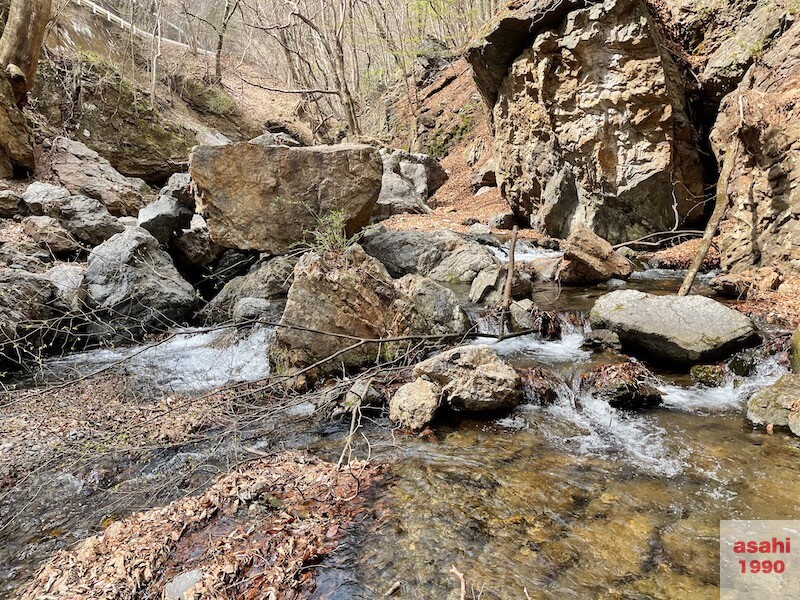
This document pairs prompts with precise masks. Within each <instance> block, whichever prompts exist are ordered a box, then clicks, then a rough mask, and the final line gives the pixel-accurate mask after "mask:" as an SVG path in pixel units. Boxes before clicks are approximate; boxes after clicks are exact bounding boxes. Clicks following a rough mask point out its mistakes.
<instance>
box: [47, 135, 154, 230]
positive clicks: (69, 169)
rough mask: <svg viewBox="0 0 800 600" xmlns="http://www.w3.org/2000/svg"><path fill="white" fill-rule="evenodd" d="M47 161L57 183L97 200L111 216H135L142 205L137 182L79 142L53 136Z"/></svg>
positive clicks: (76, 193) (71, 191) (73, 191)
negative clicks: (49, 156)
mask: <svg viewBox="0 0 800 600" xmlns="http://www.w3.org/2000/svg"><path fill="white" fill-rule="evenodd" d="M50 164H51V168H52V170H53V173H54V174H55V176H56V177H57V178H58V180H59V182H60V183H61V185H63V186H64V187H65V188H67V189H68V190H69V191H70V193H71V194H75V195H82V196H89V197H90V198H94V199H96V200H99V201H100V202H102V203H103V205H105V207H106V208H107V209H108V211H109V212H110V213H111V214H113V215H116V216H127V215H136V214H137V213H138V212H139V209H140V208H141V207H142V206H144V204H145V201H144V199H143V197H142V193H141V190H140V189H139V186H138V185H137V184H135V183H132V182H131V181H130V180H129V179H128V178H127V177H124V176H123V175H121V174H120V173H119V172H118V171H117V170H116V169H114V167H112V166H111V163H110V162H108V161H107V160H106V159H105V158H102V157H101V156H100V155H99V154H97V152H95V151H94V150H91V149H90V148H89V147H87V146H86V145H85V144H82V143H81V142H76V141H74V140H70V139H67V138H64V137H60V138H57V139H56V140H55V141H54V142H53V149H52V152H51V163H50Z"/></svg>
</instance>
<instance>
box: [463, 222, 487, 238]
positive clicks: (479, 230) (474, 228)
mask: <svg viewBox="0 0 800 600" xmlns="http://www.w3.org/2000/svg"><path fill="white" fill-rule="evenodd" d="M467 233H468V234H469V235H474V236H477V237H480V236H483V235H491V234H492V230H491V229H490V228H489V226H488V225H486V224H484V223H475V224H474V225H470V228H469V229H468V230H467Z"/></svg>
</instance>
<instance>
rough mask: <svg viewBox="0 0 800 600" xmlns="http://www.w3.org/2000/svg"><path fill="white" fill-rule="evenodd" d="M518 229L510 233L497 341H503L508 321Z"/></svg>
mask: <svg viewBox="0 0 800 600" xmlns="http://www.w3.org/2000/svg"><path fill="white" fill-rule="evenodd" d="M518 233H519V228H518V227H517V226H516V225H514V229H513V231H512V232H511V243H510V244H509V247H508V271H507V272H506V289H505V291H504V293H503V312H502V313H501V314H500V331H499V339H501V340H502V339H503V336H504V335H505V333H506V320H507V319H508V308H509V306H511V293H512V292H513V289H514V258H515V254H516V249H517V234H518Z"/></svg>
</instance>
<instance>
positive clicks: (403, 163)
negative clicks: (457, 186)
mask: <svg viewBox="0 0 800 600" xmlns="http://www.w3.org/2000/svg"><path fill="white" fill-rule="evenodd" d="M382 158H383V184H382V186H381V194H380V196H379V197H378V202H377V204H376V205H375V212H374V213H373V215H372V220H373V221H381V220H383V219H387V218H389V217H391V216H392V215H398V214H428V213H430V212H431V209H430V208H429V207H428V205H427V204H426V202H427V201H428V199H429V198H430V197H431V196H432V195H433V193H434V192H435V191H436V190H438V189H439V188H440V187H442V185H444V183H445V182H446V181H447V173H446V172H445V170H444V169H443V168H442V165H441V164H439V161H438V160H436V159H435V158H434V157H432V156H428V155H427V154H411V153H410V152H406V151H405V150H395V151H394V152H387V151H382Z"/></svg>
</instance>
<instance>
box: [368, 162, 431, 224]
mask: <svg viewBox="0 0 800 600" xmlns="http://www.w3.org/2000/svg"><path fill="white" fill-rule="evenodd" d="M430 212H431V209H430V207H429V206H428V205H427V204H425V199H424V198H423V197H422V196H421V195H420V194H419V193H418V192H417V191H416V189H415V187H414V184H413V183H412V182H411V181H409V180H407V179H405V178H404V177H402V176H400V175H397V174H396V173H392V172H388V173H387V172H386V171H384V174H383V182H382V184H381V193H380V196H378V201H377V203H376V204H375V210H374V211H373V213H372V221H373V222H379V221H383V220H384V219H388V218H389V217H391V216H392V215H402V214H412V215H426V214H429V213H430Z"/></svg>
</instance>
